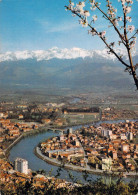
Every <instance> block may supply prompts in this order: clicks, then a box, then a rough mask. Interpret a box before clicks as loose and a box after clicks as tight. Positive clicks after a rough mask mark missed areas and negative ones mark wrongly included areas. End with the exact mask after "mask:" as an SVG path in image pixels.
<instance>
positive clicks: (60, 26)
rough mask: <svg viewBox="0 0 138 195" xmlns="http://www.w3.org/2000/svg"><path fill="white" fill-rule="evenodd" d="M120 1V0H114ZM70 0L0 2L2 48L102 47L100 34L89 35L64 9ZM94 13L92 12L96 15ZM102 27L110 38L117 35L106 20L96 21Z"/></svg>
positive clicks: (136, 15) (11, 0)
mask: <svg viewBox="0 0 138 195" xmlns="http://www.w3.org/2000/svg"><path fill="white" fill-rule="evenodd" d="M114 1H116V2H117V0H114ZM134 1H135V0H134ZM65 5H68V0H2V2H0V51H1V52H5V51H16V50H40V49H49V48H52V47H54V46H56V47H59V48H72V47H80V48H84V49H103V48H104V45H103V44H102V42H101V41H100V39H99V38H98V37H97V38H96V37H92V36H90V35H88V33H87V28H82V27H81V26H80V24H79V22H78V18H74V17H72V16H71V13H70V12H69V11H68V12H66V11H65V8H64V6H65ZM137 5H138V3H134V4H133V12H132V13H133V16H134V17H133V24H135V25H136V22H137V21H136V18H137V17H138V14H137V10H138V6H137ZM94 14H95V13H91V17H92V15H94ZM97 25H98V29H99V30H101V29H102V30H108V33H109V32H110V34H109V40H112V41H113V38H115V39H116V36H115V35H114V34H113V32H112V30H111V28H110V29H108V28H107V27H106V25H105V22H104V19H100V20H99V21H98V23H97Z"/></svg>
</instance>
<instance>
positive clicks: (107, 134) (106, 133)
mask: <svg viewBox="0 0 138 195" xmlns="http://www.w3.org/2000/svg"><path fill="white" fill-rule="evenodd" d="M101 135H102V136H103V137H110V135H112V131H111V130H107V129H101Z"/></svg>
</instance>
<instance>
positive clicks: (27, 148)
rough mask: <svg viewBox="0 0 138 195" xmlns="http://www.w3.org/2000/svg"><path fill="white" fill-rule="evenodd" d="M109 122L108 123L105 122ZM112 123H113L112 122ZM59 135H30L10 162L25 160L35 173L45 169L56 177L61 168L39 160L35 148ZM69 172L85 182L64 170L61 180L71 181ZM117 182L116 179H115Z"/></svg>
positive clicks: (14, 149)
mask: <svg viewBox="0 0 138 195" xmlns="http://www.w3.org/2000/svg"><path fill="white" fill-rule="evenodd" d="M105 122H107V121H105ZM110 122H111V121H110ZM114 122H120V121H112V123H114ZM80 127H81V126H75V127H73V129H74V130H75V129H78V128H80ZM57 135H59V132H54V131H52V130H48V131H44V132H40V133H38V134H35V135H30V136H27V137H24V138H23V139H22V140H21V141H19V142H18V143H17V144H16V145H15V146H14V147H13V148H12V149H11V150H10V155H9V160H10V161H11V162H14V160H15V159H16V158H17V157H20V158H24V159H26V160H27V161H28V163H29V168H30V169H32V170H33V171H36V170H40V169H43V170H45V171H46V173H49V171H50V170H52V175H53V176H55V175H56V174H57V169H58V168H59V167H57V166H54V165H51V164H48V163H47V162H45V161H43V160H41V159H39V158H38V157H37V156H36V155H35V154H34V148H35V147H36V146H37V145H38V144H39V143H40V142H42V141H43V140H45V139H48V138H50V137H54V136H57ZM69 172H70V173H71V174H72V175H73V176H74V177H75V178H77V179H78V180H81V181H82V182H84V178H83V175H82V173H81V172H77V171H73V170H71V171H68V170H66V169H62V171H61V175H60V176H59V178H62V179H66V180H70V178H69ZM89 177H90V178H92V180H96V179H98V178H101V177H102V178H103V179H105V180H106V181H107V182H109V180H111V177H110V176H100V175H96V174H89ZM114 179H115V180H116V178H114ZM132 179H133V178H125V179H124V180H125V181H130V180H132Z"/></svg>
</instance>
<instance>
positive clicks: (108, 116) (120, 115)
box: [102, 107, 138, 120]
mask: <svg viewBox="0 0 138 195" xmlns="http://www.w3.org/2000/svg"><path fill="white" fill-rule="evenodd" d="M124 118H132V119H134V118H136V119H137V118H138V114H137V112H135V111H133V110H127V109H116V108H114V107H111V108H110V107H107V108H105V109H102V120H117V119H124Z"/></svg>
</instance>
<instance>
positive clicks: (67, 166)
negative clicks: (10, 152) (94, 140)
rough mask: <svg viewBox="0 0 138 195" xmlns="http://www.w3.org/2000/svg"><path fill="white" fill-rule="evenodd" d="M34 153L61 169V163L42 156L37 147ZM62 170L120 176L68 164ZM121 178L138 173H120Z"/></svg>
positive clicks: (115, 173) (137, 175)
mask: <svg viewBox="0 0 138 195" xmlns="http://www.w3.org/2000/svg"><path fill="white" fill-rule="evenodd" d="M34 153H35V155H36V156H37V157H38V158H40V159H42V160H43V161H45V162H47V163H50V164H52V165H55V166H59V167H62V163H61V162H59V161H58V160H56V159H51V158H49V157H47V156H45V155H43V154H42V152H41V150H40V148H39V147H38V146H37V147H35V149H34ZM63 168H65V169H69V170H73V171H79V172H87V173H91V174H93V173H94V174H96V175H105V174H106V175H109V176H112V177H116V176H120V172H112V171H108V172H107V171H103V170H100V169H88V168H84V167H79V166H75V165H69V164H64V166H63ZM122 176H123V177H138V173H134V172H129V173H128V172H122Z"/></svg>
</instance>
